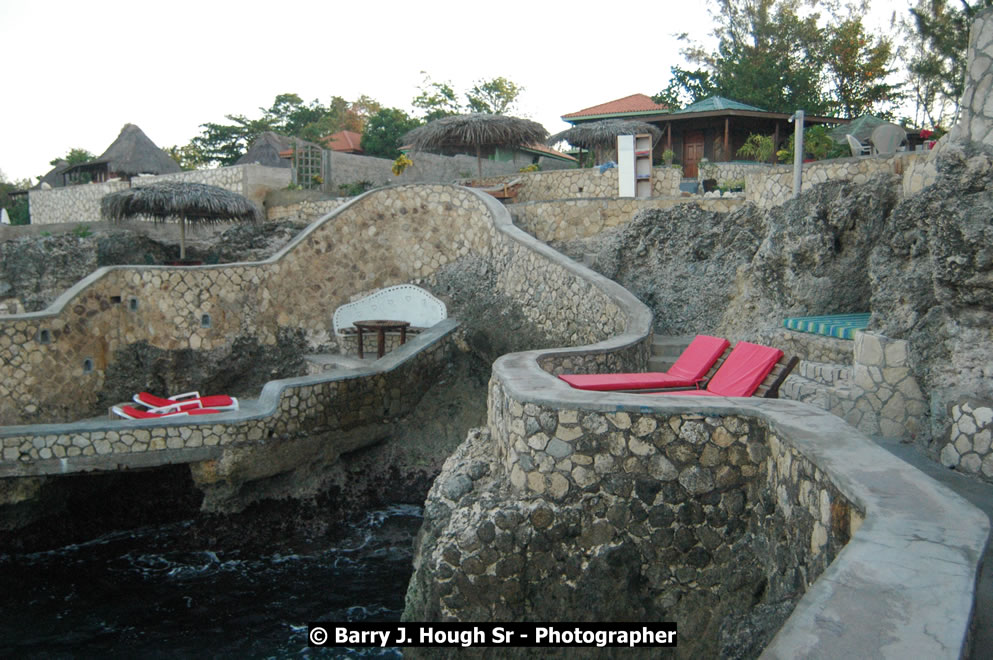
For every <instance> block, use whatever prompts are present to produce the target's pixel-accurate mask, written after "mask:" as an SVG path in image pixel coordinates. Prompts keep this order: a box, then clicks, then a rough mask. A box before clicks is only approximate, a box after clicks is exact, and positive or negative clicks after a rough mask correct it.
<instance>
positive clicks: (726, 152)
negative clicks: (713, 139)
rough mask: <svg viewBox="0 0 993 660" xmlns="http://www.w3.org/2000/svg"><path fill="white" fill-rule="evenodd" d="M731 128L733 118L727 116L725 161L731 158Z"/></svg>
mask: <svg viewBox="0 0 993 660" xmlns="http://www.w3.org/2000/svg"><path fill="white" fill-rule="evenodd" d="M730 130H731V118H730V117H725V118H724V162H725V163H726V162H728V161H730V160H731V145H730V142H729V140H728V138H729V137H730V136H729V133H730Z"/></svg>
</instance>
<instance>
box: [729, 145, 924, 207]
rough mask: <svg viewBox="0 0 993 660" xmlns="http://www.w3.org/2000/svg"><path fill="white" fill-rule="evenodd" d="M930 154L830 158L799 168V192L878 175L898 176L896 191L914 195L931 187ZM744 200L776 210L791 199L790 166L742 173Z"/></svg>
mask: <svg viewBox="0 0 993 660" xmlns="http://www.w3.org/2000/svg"><path fill="white" fill-rule="evenodd" d="M931 157H932V152H912V153H897V154H896V155H894V156H888V157H885V158H883V157H863V158H834V159H831V160H821V161H816V162H813V163H804V164H803V179H802V180H803V185H802V189H803V190H809V189H810V188H812V187H813V186H816V185H817V184H820V183H824V182H825V181H838V180H844V181H852V182H854V183H865V182H866V181H868V180H869V178H870V177H871V176H872V175H874V174H878V173H880V172H892V173H894V174H899V175H901V176H902V180H901V184H902V185H901V188H900V191H901V193H902V194H903V195H904V196H909V195H912V194H914V193H917V192H918V191H920V190H921V189H922V188H924V187H925V186H928V185H930V184H932V183H934V180H935V177H936V176H937V172H936V170H935V169H934V165H933V163H931ZM744 179H745V199H747V200H748V201H750V202H754V203H755V204H756V205H758V206H759V207H760V208H770V207H772V206H779V205H780V204H782V203H783V202H785V201H786V200H788V199H790V198H791V197H792V196H793V166H792V165H777V166H774V167H769V168H765V169H764V171H749V172H746V173H745V176H744Z"/></svg>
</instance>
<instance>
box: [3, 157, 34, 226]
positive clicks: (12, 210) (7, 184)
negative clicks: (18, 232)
mask: <svg viewBox="0 0 993 660" xmlns="http://www.w3.org/2000/svg"><path fill="white" fill-rule="evenodd" d="M30 187H31V181H30V180H28V179H22V180H20V181H8V180H7V177H6V175H5V174H4V173H3V170H0V208H3V209H7V215H8V216H10V224H12V225H26V224H28V223H29V222H30V219H29V216H28V196H27V195H17V196H16V197H15V196H11V194H12V193H14V192H20V191H24V190H27V189H28V188H30Z"/></svg>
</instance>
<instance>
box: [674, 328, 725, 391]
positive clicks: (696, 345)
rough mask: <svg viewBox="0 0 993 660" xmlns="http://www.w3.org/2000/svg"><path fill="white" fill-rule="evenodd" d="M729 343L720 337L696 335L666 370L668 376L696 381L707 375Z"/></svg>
mask: <svg viewBox="0 0 993 660" xmlns="http://www.w3.org/2000/svg"><path fill="white" fill-rule="evenodd" d="M730 345H731V342H729V341H728V340H727V339H724V338H722V337H711V336H710V335H697V336H696V337H694V338H693V341H691V342H690V345H689V346H687V347H686V350H685V351H683V353H682V354H681V355H680V356H679V359H678V360H676V363H675V364H674V365H672V367H670V368H669V370H668V371H666V373H667V374H669V375H670V376H675V377H677V378H682V379H685V380H689V381H691V382H696V381H698V380H700V379H701V378H703V377H704V376H706V375H707V372H708V371H710V368H711V367H712V366H714V363H715V362H717V358H719V357H721V356H722V355H724V351H726V350H727V348H728V346H730Z"/></svg>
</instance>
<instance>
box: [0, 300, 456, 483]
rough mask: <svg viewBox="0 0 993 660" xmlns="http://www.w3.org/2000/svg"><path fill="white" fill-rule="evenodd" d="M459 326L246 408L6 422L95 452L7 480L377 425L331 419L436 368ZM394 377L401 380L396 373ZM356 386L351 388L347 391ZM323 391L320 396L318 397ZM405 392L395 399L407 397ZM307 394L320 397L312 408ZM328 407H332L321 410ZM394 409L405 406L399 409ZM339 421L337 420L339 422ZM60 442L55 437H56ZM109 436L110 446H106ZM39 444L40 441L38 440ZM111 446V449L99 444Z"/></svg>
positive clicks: (37, 464)
mask: <svg viewBox="0 0 993 660" xmlns="http://www.w3.org/2000/svg"><path fill="white" fill-rule="evenodd" d="M457 327H458V322H457V321H456V320H455V319H445V320H444V321H442V322H440V323H438V324H436V325H435V326H433V327H432V328H429V329H428V330H425V331H424V332H422V333H420V334H418V335H416V336H415V337H413V338H412V339H411V340H410V341H409V342H407V343H406V344H404V345H403V346H400V347H399V348H397V349H396V350H394V351H391V352H390V353H388V354H386V355H384V356H383V357H382V358H380V359H379V360H376V361H375V362H373V363H371V364H370V365H369V366H368V367H365V368H361V369H354V370H351V371H348V372H344V373H343V372H330V373H328V374H315V375H310V376H297V377H294V378H283V379H280V380H273V381H269V382H268V383H266V385H265V386H264V387H263V388H262V392H261V394H260V396H259V398H258V399H256V400H248V401H242V402H241V404H242V405H241V407H240V408H239V410H233V411H229V412H221V413H218V414H215V415H209V416H193V417H189V416H186V417H177V418H171V419H168V418H167V419H142V420H123V419H90V420H85V421H80V422H75V423H69V424H31V425H20V426H5V427H0V445H3V444H4V440H5V439H8V438H16V439H17V440H18V441H19V444H23V443H24V442H28V443H32V446H35V447H38V445H41V447H48V448H51V447H52V446H53V445H54V442H57V439H59V438H68V439H69V440H70V446H76V447H93V448H94V449H93V451H92V452H90V453H89V454H88V455H82V454H80V455H76V456H65V457H61V458H49V459H35V460H4V461H0V477H23V476H35V475H55V474H72V473H76V472H89V471H108V470H119V469H122V468H144V467H155V466H160V465H169V464H175V463H192V462H198V461H204V460H209V459H213V458H218V457H219V456H220V455H221V454H222V452H223V451H224V449H225V448H227V447H230V446H232V445H234V444H244V443H253V442H265V441H266V440H268V439H270V438H272V437H274V436H275V435H285V434H286V433H288V432H289V433H304V434H309V433H317V432H320V431H321V430H331V429H334V428H338V429H342V430H347V428H348V427H349V426H350V425H356V424H362V423H375V422H376V421H378V420H375V419H372V420H369V419H364V420H363V419H355V420H350V421H349V420H346V419H344V418H338V419H336V420H334V421H332V420H329V419H328V416H329V415H332V414H334V410H333V409H334V408H337V407H340V408H344V409H353V410H354V409H358V408H359V407H360V406H361V405H362V402H361V397H362V395H364V394H366V393H367V390H368V389H370V388H369V387H365V386H363V385H362V384H363V383H365V382H369V381H372V382H373V385H372V386H371V388H372V389H375V388H380V389H382V388H381V384H380V383H379V382H376V379H379V380H380V381H382V380H384V379H389V380H391V381H392V380H396V381H398V383H392V384H390V386H389V389H390V390H396V389H397V388H398V387H401V388H402V387H403V383H404V382H405V381H408V380H410V378H409V375H408V374H407V373H405V372H406V371H415V372H419V371H424V370H428V371H431V366H432V365H431V364H425V356H428V357H427V359H428V360H431V359H432V358H431V357H430V354H431V353H432V352H434V351H436V350H437V349H439V348H441V344H442V343H443V342H445V341H446V340H447V339H448V338H449V337H450V335H451V334H452V333H453V332H454V331H455V329H456V328H457ZM394 375H395V377H394ZM328 386H330V387H331V388H333V390H332V391H331V396H318V394H320V393H321V390H322V388H325V387H328ZM350 387H351V388H352V389H355V390H357V391H356V392H354V393H350V392H347V391H344V390H347V389H348V388H350ZM315 392H316V393H318V394H315ZM402 396H403V393H398V394H397V395H396V397H394V398H397V397H402ZM304 399H319V400H315V401H313V402H312V403H311V405H310V406H308V405H306V403H304V402H303V401H302V400H304ZM399 405H402V403H400V402H397V401H392V400H391V395H390V394H389V393H387V394H386V395H384V396H383V401H382V409H385V410H390V409H392V408H393V407H394V406H399ZM318 408H321V409H325V408H326V409H327V410H318ZM392 412H393V413H394V414H396V413H398V412H399V411H398V410H392ZM293 415H301V416H309V417H318V418H321V419H320V423H315V424H313V425H307V424H305V423H303V422H300V424H299V426H297V427H294V426H292V425H291V424H289V423H288V421H287V420H286V419H285V418H286V417H289V416H293ZM334 422H337V424H336V423H334ZM127 436H130V437H132V438H135V439H138V438H147V440H148V442H146V443H145V444H149V445H151V443H152V442H154V441H155V440H160V441H161V442H160V443H159V444H160V445H161V447H160V448H157V449H156V448H153V447H152V446H149V447H148V448H147V449H145V450H143V451H137V452H136V451H133V450H132V447H133V442H132V444H130V445H127V446H125V447H119V446H117V443H119V442H120V441H121V440H122V439H123V438H125V437H127ZM53 441H54V442H53ZM101 441H103V442H105V443H106V444H104V445H101V444H100V442H101ZM36 442H37V444H34V443H36ZM98 447H104V448H105V450H101V449H97V448H98ZM38 448H40V447H38Z"/></svg>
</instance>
